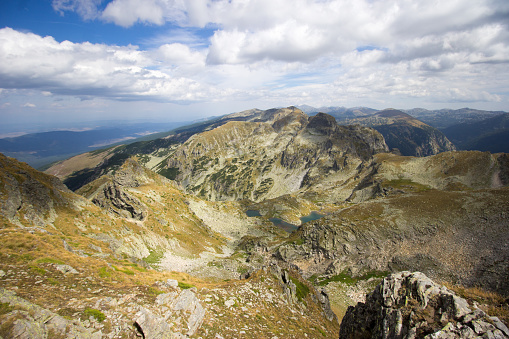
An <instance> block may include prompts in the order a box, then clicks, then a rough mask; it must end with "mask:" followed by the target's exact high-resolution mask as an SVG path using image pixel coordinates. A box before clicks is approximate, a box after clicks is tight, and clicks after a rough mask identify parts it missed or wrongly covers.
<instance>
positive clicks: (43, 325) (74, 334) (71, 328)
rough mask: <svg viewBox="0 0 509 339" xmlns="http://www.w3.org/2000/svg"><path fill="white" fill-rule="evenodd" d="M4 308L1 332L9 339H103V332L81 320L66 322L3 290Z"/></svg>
mask: <svg viewBox="0 0 509 339" xmlns="http://www.w3.org/2000/svg"><path fill="white" fill-rule="evenodd" d="M0 305H2V312H1V313H0V333H2V334H5V333H8V334H9V338H19V339H33V338H77V339H78V338H79V339H81V338H82V339H85V338H86V339H100V338H102V333H101V331H93V330H91V329H88V328H85V327H84V326H83V325H82V324H81V323H80V322H79V321H78V320H74V321H73V320H69V319H66V318H64V317H62V316H60V315H58V314H55V313H53V312H51V311H49V310H47V309H44V308H42V307H40V306H38V305H35V304H32V303H31V302H29V301H27V300H25V299H23V298H20V297H18V296H17V295H16V294H15V293H14V292H12V291H9V290H6V289H4V288H2V287H0Z"/></svg>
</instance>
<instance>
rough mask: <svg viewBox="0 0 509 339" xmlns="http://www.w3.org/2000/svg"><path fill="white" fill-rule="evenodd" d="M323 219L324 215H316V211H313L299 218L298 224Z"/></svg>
mask: <svg viewBox="0 0 509 339" xmlns="http://www.w3.org/2000/svg"><path fill="white" fill-rule="evenodd" d="M323 217H325V215H323V214H320V213H318V212H316V211H313V212H311V213H310V214H309V215H306V216H305V217H301V218H300V222H301V223H303V224H304V223H306V222H308V221H313V220H318V219H320V218H323Z"/></svg>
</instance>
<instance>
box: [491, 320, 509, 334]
mask: <svg viewBox="0 0 509 339" xmlns="http://www.w3.org/2000/svg"><path fill="white" fill-rule="evenodd" d="M490 319H491V320H492V321H493V324H494V325H495V327H496V328H498V329H499V330H500V331H502V333H504V335H506V336H508V337H509V329H508V328H507V326H506V325H505V324H504V323H503V322H501V321H500V319H498V318H497V317H490Z"/></svg>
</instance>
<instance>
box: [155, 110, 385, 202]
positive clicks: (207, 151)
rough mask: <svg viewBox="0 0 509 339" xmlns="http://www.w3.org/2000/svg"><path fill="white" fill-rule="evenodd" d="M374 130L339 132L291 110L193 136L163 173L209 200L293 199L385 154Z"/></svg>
mask: <svg viewBox="0 0 509 339" xmlns="http://www.w3.org/2000/svg"><path fill="white" fill-rule="evenodd" d="M387 150H388V149H387V146H386V145H385V142H384V139H383V137H382V136H381V135H380V134H379V133H378V132H376V131H374V130H373V129H369V128H363V127H359V126H357V127H344V126H338V125H337V124H336V121H335V120H334V118H333V117H331V116H328V115H326V114H318V115H317V116H314V117H311V118H308V117H307V116H306V115H305V114H304V113H302V111H300V110H297V109H295V108H287V109H279V110H269V111H264V112H263V114H261V115H260V116H259V117H258V118H257V119H252V120H251V121H248V122H239V121H236V122H228V123H227V124H225V125H223V126H221V127H218V128H216V129H214V130H211V131H208V132H204V133H201V134H199V135H195V136H193V137H192V138H190V139H189V140H188V141H187V142H186V143H184V144H183V145H182V146H181V147H179V148H178V149H177V151H176V152H175V153H174V154H173V156H172V157H171V158H170V159H169V160H168V161H167V163H166V165H165V166H166V167H167V168H175V169H177V170H178V173H179V174H178V176H177V177H176V180H178V181H180V182H181V183H182V184H183V185H184V186H185V187H186V189H187V190H189V191H192V192H194V193H196V194H198V195H200V196H203V197H206V198H208V199H211V200H236V199H243V198H248V199H251V200H254V201H261V200H263V199H267V198H272V197H277V196H280V195H284V194H288V193H294V192H297V191H299V190H300V189H301V188H305V187H306V188H307V187H309V186H311V185H314V184H316V183H317V182H318V181H320V180H321V179H323V177H324V176H326V175H329V174H330V173H333V172H350V171H352V170H354V169H355V168H356V167H357V166H358V165H359V163H361V162H363V161H366V160H367V159H369V158H370V157H371V156H372V155H374V154H376V153H379V152H385V151H387Z"/></svg>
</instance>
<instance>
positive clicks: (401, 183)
mask: <svg viewBox="0 0 509 339" xmlns="http://www.w3.org/2000/svg"><path fill="white" fill-rule="evenodd" d="M382 187H384V188H387V187H392V188H396V189H401V190H409V191H412V192H421V191H426V190H429V189H431V188H430V187H429V186H427V185H422V184H419V183H416V182H413V181H412V180H410V179H394V180H390V181H385V182H383V183H382Z"/></svg>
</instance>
